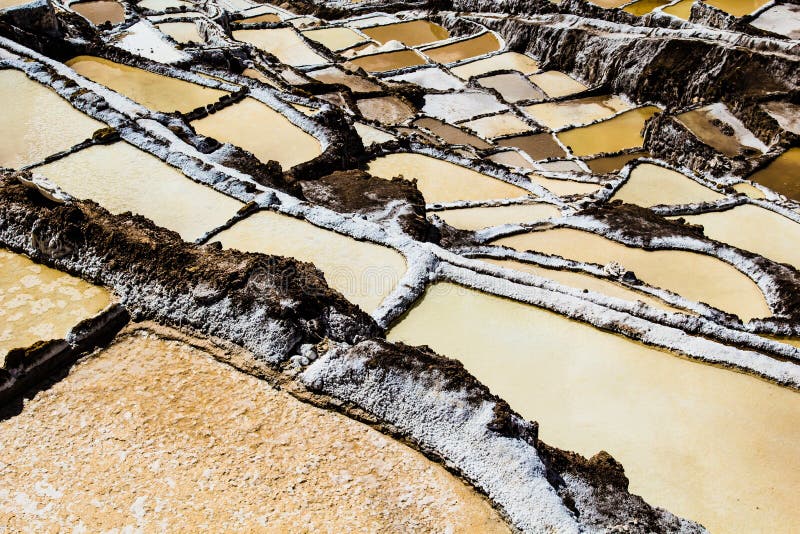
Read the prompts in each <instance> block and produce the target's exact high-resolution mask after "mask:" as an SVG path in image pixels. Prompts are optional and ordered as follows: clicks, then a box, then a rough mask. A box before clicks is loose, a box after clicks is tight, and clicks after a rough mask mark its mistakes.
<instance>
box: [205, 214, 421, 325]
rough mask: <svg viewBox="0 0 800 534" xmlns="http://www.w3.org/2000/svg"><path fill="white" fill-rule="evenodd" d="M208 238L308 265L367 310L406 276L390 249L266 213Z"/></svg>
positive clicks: (376, 304)
mask: <svg viewBox="0 0 800 534" xmlns="http://www.w3.org/2000/svg"><path fill="white" fill-rule="evenodd" d="M214 239H215V240H218V241H220V242H222V244H223V246H225V247H227V248H235V249H238V250H244V251H249V252H263V253H265V254H276V255H279V256H288V257H292V258H296V259H298V260H301V261H307V262H311V263H313V264H314V265H316V266H317V268H319V269H320V270H321V271H322V272H323V273H324V274H325V280H327V282H328V285H329V286H330V287H332V288H334V289H336V290H338V291H339V292H341V293H342V294H343V295H344V296H345V297H347V299H348V300H350V301H351V302H353V303H355V304H358V305H359V306H360V307H361V308H362V309H364V310H365V311H367V312H372V311H373V310H375V309H376V308H377V307H378V306H379V305H380V303H381V301H383V299H384V298H385V297H386V296H387V295H389V293H391V292H392V290H393V289H394V288H395V286H396V285H397V283H398V282H399V281H400V278H401V277H402V276H403V274H404V273H405V272H406V262H405V259H403V256H402V255H400V254H399V253H397V252H395V251H394V250H392V249H390V248H387V247H383V246H380V245H376V244H374V243H367V242H365V241H357V240H355V239H353V238H350V237H347V236H344V235H341V234H337V233H336V232H332V231H330V230H325V229H324V228H319V227H317V226H314V225H313V224H311V223H308V222H306V221H303V220H300V219H295V218H294V217H289V216H286V215H281V214H279V213H274V212H271V211H259V212H258V213H254V214H253V215H251V216H249V217H247V218H246V219H244V220H242V221H240V222H238V223H236V224H234V225H233V226H232V227H231V228H229V229H227V230H225V231H223V232H221V233H220V234H218V235H217V236H215V238H214Z"/></svg>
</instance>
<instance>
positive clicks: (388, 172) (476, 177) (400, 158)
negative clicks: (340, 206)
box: [367, 153, 530, 203]
mask: <svg viewBox="0 0 800 534" xmlns="http://www.w3.org/2000/svg"><path fill="white" fill-rule="evenodd" d="M367 171H368V172H369V173H370V174H372V175H373V176H377V177H378V178H383V179H385V180H389V179H391V178H394V177H395V176H401V175H402V176H403V177H404V178H405V179H406V180H414V179H416V180H417V188H418V189H419V190H420V191H421V192H422V195H423V196H424V197H425V201H426V202H429V203H432V202H453V201H456V200H490V199H503V198H518V197H522V196H526V195H529V194H530V193H529V192H528V191H527V190H525V189H522V188H521V187H517V186H515V185H511V184H509V183H506V182H504V181H502V180H498V179H496V178H492V177H491V176H487V175H485V174H481V173H479V172H477V171H474V170H472V169H468V168H466V167H461V166H460V165H456V164H455V163H450V162H449V161H444V160H440V159H436V158H432V157H430V156H425V155H422V154H410V153H403V154H389V155H387V156H382V157H380V158H377V159H374V160H372V161H371V162H370V164H369V168H368V169H367Z"/></svg>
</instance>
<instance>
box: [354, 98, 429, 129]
mask: <svg viewBox="0 0 800 534" xmlns="http://www.w3.org/2000/svg"><path fill="white" fill-rule="evenodd" d="M356 105H357V106H358V110H359V111H360V112H361V115H363V116H364V118H365V119H369V120H374V121H378V122H380V123H381V124H389V125H392V124H399V123H401V122H404V121H406V120H408V119H410V118H411V117H413V116H414V115H415V114H416V110H415V109H414V108H413V107H411V106H410V105H409V104H407V103H406V102H404V101H403V100H401V99H400V98H398V97H396V96H379V97H376V98H363V99H361V100H359V101H357V102H356Z"/></svg>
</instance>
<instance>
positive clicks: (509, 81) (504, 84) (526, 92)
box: [478, 74, 545, 103]
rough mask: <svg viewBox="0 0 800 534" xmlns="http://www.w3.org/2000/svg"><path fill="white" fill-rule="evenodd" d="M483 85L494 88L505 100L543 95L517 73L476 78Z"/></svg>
mask: <svg viewBox="0 0 800 534" xmlns="http://www.w3.org/2000/svg"><path fill="white" fill-rule="evenodd" d="M478 83H479V84H480V85H482V86H483V87H490V88H492V89H495V90H496V91H497V92H498V93H500V95H501V96H502V97H503V99H505V100H506V102H511V103H514V102H519V101H520V100H542V99H544V97H545V95H544V92H543V91H542V90H541V89H539V88H538V87H534V86H533V85H531V84H530V83H529V82H528V81H527V80H526V79H525V78H523V77H522V76H520V75H519V74H496V75H494V76H487V77H485V78H481V79H479V80H478Z"/></svg>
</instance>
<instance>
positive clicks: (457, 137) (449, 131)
mask: <svg viewBox="0 0 800 534" xmlns="http://www.w3.org/2000/svg"><path fill="white" fill-rule="evenodd" d="M413 124H414V126H417V127H421V128H427V129H428V130H430V131H431V132H433V133H434V134H436V135H438V136H439V137H441V138H442V139H444V141H445V142H447V143H450V144H451V145H469V146H472V147H475V148H477V149H478V150H483V149H486V148H490V147H491V146H492V145H490V144H489V143H487V142H486V141H484V140H483V139H481V138H480V137H477V136H474V135H472V134H469V133H467V132H465V131H464V130H462V129H461V128H458V127H456V126H453V125H451V124H447V123H445V122H442V121H440V120H438V119H432V118H430V117H423V118H421V119H417V120H415V121H414V123H413Z"/></svg>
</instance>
